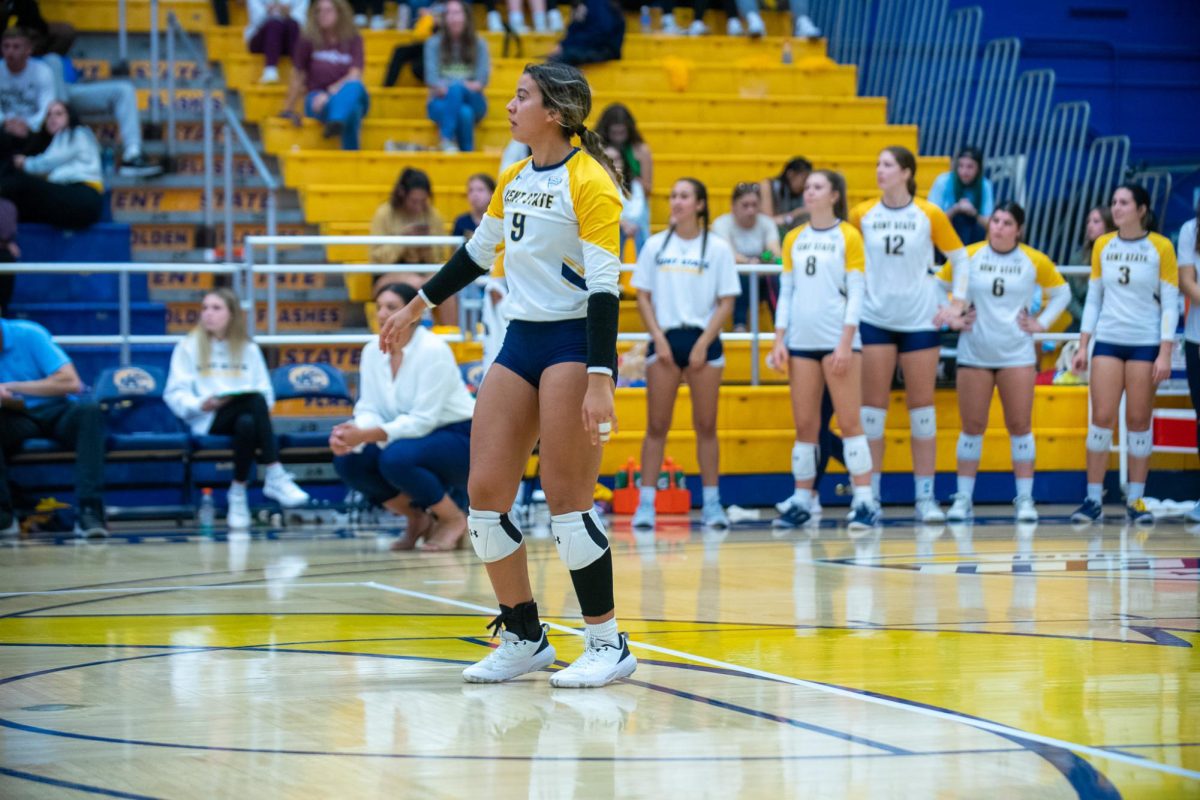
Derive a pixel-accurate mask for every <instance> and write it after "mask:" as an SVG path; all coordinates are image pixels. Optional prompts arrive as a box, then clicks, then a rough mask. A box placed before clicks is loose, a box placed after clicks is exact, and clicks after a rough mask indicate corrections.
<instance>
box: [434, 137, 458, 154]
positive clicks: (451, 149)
mask: <svg viewBox="0 0 1200 800" xmlns="http://www.w3.org/2000/svg"><path fill="white" fill-rule="evenodd" d="M438 150H441V151H442V152H443V153H458V152H461V151H460V150H459V149H458V144H457V143H455V142H453V141H451V140H450V139H442V140H441V141H440V142H438Z"/></svg>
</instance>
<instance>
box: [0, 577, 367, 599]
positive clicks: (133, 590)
mask: <svg viewBox="0 0 1200 800" xmlns="http://www.w3.org/2000/svg"><path fill="white" fill-rule="evenodd" d="M280 582H283V583H286V584H287V586H288V588H300V587H302V586H303V587H305V588H307V587H309V586H319V587H322V588H326V589H328V588H331V587H340V588H343V589H344V588H348V587H359V588H361V587H363V586H366V585H367V584H366V583H365V582H363V581H354V582H349V583H341V582H338V583H298V582H296V581H295V580H287V581H256V582H253V583H237V584H222V583H213V584H196V585H194V586H114V587H112V588H111V589H48V590H46V591H44V592H0V597H19V596H22V595H45V594H48V595H60V594H112V593H113V592H127V593H130V594H140V593H144V592H218V591H230V590H234V589H258V588H263V587H270V586H275V585H277V584H278V583H280Z"/></svg>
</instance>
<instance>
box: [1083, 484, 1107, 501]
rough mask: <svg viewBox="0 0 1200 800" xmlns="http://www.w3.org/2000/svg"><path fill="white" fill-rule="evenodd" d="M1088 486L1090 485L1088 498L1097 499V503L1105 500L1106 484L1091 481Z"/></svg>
mask: <svg viewBox="0 0 1200 800" xmlns="http://www.w3.org/2000/svg"><path fill="white" fill-rule="evenodd" d="M1087 486H1088V493H1087V496H1088V500H1095V501H1096V502H1097V503H1101V502H1103V497H1104V484H1102V483H1089V484H1088V485H1087Z"/></svg>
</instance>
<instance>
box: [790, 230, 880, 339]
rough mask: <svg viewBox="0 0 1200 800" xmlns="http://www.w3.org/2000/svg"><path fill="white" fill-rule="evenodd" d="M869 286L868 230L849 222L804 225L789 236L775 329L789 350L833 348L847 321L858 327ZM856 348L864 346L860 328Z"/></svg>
mask: <svg viewBox="0 0 1200 800" xmlns="http://www.w3.org/2000/svg"><path fill="white" fill-rule="evenodd" d="M864 290H865V283H864V279H863V241H862V235H861V234H860V233H859V232H858V229H857V228H855V227H854V226H853V225H851V224H850V223H848V222H840V221H839V222H838V223H837V224H835V225H833V226H831V227H829V228H824V229H820V228H814V227H813V226H812V225H811V224H808V225H802V226H801V227H799V228H796V229H794V230H792V231H790V232H789V233H788V235H787V236H786V237H785V238H784V240H783V275H782V276H781V279H780V285H779V305H778V307H777V308H776V310H775V329H776V330H777V331H786V332H787V334H786V335H787V339H786V344H787V347H788V349H789V350H832V349H834V348H835V347H837V345H838V342H840V341H841V339H842V331H843V329H844V328H845V327H846V326H847V325H853V326H855V327H857V326H858V319H859V314H860V312H861V308H862V298H863V293H864ZM853 346H854V347H855V348H859V347H861V346H862V342H861V340H860V338H859V336H858V332H857V331H856V332H855V334H854V345H853Z"/></svg>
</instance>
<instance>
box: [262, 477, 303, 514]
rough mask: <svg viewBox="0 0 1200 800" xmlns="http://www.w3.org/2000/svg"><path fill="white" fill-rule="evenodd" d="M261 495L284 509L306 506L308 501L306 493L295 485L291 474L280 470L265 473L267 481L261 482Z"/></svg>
mask: <svg viewBox="0 0 1200 800" xmlns="http://www.w3.org/2000/svg"><path fill="white" fill-rule="evenodd" d="M263 494H264V495H265V496H266V497H267V499H269V500H274V501H275V502H276V503H279V505H281V506H283V507H284V508H298V507H299V506H304V505H308V500H309V498H308V492H306V491H304V490H303V489H301V488H300V487H299V486H297V485H296V481H295V480H294V479H293V478H292V475H291V473H290V472H284V471H282V470H280V471H279V472H276V473H271V472H268V473H267V479H266V480H265V481H263Z"/></svg>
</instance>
